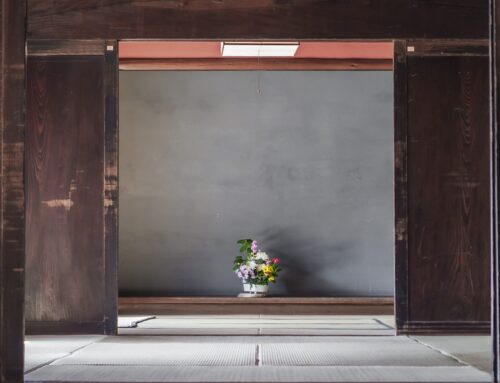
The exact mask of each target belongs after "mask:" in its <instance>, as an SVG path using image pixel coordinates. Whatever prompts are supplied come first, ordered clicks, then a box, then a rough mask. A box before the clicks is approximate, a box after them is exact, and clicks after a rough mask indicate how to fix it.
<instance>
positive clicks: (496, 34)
mask: <svg viewBox="0 0 500 383" xmlns="http://www.w3.org/2000/svg"><path fill="white" fill-rule="evenodd" d="M499 23H500V0H491V1H490V26H491V29H490V44H491V49H490V52H491V55H490V93H491V98H490V100H491V111H490V116H491V124H490V125H491V157H490V158H491V223H492V228H491V298H492V299H491V306H492V307H491V334H492V338H493V381H494V382H499V381H500V369H499V360H498V357H499V351H500V339H499V334H500V332H499V330H500V317H499V314H500V286H499V275H500V268H499V243H498V240H499V238H500V235H499V225H498V224H499V220H500V212H499V210H498V193H499V190H500V184H499V178H498V176H499V174H498V168H499V165H500V162H499V161H500V157H499V155H498V151H499V146H500V142H499V136H498V130H499V122H500V114H499V113H500V112H499V111H500V108H499V105H498V100H499V85H500V82H499V74H500V61H499V57H498V54H499V53H500V52H499V46H498V42H499V41H500V30H499Z"/></svg>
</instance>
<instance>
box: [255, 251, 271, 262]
mask: <svg viewBox="0 0 500 383" xmlns="http://www.w3.org/2000/svg"><path fill="white" fill-rule="evenodd" d="M255 258H256V259H261V260H263V261H267V260H269V256H268V255H267V254H266V253H264V252H263V251H257V254H255Z"/></svg>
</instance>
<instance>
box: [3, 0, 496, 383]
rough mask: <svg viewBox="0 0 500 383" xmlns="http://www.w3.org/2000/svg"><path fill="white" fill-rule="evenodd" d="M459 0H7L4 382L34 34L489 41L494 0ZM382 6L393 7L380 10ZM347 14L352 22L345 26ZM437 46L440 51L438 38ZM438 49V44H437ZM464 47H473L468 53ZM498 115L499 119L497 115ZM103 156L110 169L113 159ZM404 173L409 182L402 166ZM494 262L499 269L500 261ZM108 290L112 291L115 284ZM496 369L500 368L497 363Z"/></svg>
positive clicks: (15, 339)
mask: <svg viewBox="0 0 500 383" xmlns="http://www.w3.org/2000/svg"><path fill="white" fill-rule="evenodd" d="M457 2H458V3H459V5H460V6H457V4H443V3H442V2H439V1H432V0H431V1H429V2H426V3H425V4H419V3H418V2H415V1H413V0H380V1H379V2H366V1H363V0H354V1H352V2H349V5H348V6H347V5H346V4H345V3H344V2H336V1H318V2H314V3H311V2H309V1H307V0H297V1H293V2H268V1H252V2H251V3H252V4H251V5H250V4H247V6H246V7H240V6H238V7H234V5H233V6H231V4H229V2H227V3H226V2H224V1H222V2H219V3H217V4H214V3H213V2H209V1H207V2H204V1H194V2H192V3H188V4H184V3H183V2H180V1H179V2H178V3H179V4H174V3H175V2H171V1H163V2H159V3H158V2H157V1H153V2H152V1H148V0H143V1H141V2H135V3H130V2H128V1H125V0H124V1H121V2H116V1H111V0H106V1H101V2H99V4H98V5H96V6H88V4H84V2H78V3H75V2H73V1H71V0H61V1H59V2H58V3H57V4H54V3H53V2H46V1H43V0H30V1H26V0H2V13H1V23H2V28H1V30H2V40H1V41H2V43H1V44H2V61H1V68H0V69H1V87H2V88H1V89H2V92H1V108H0V111H1V128H2V131H1V137H2V142H1V146H2V159H1V169H2V171H1V198H0V212H1V218H2V219H1V228H0V229H1V238H2V242H1V248H0V262H1V267H0V274H1V275H0V281H1V282H0V283H1V284H0V379H1V380H2V381H5V382H19V381H22V374H23V373H22V371H23V369H22V365H23V344H22V339H23V304H22V302H23V296H24V243H25V239H24V214H25V211H24V182H23V178H24V172H23V167H24V161H23V158H24V126H25V102H24V100H25V95H24V84H25V69H24V68H25V64H24V63H25V60H26V57H25V47H26V39H27V38H28V39H34V40H45V39H65V40H74V39H111V40H112V43H115V42H116V40H117V39H121V38H170V39H207V38H208V39H220V38H225V39H349V38H355V39H375V40H376V39H403V40H411V39H419V38H425V39H429V38H435V39H479V40H481V39H482V40H483V41H484V39H485V38H487V37H488V28H487V24H488V3H487V2H486V1H484V0H482V1H473V0H457ZM148 3H150V4H148ZM181 3H182V4H181ZM155 4H156V5H155ZM158 4H159V5H158ZM148 7H149V8H148ZM381 8H382V9H385V10H386V11H385V12H380V9H381ZM496 12H497V8H495V7H492V9H491V17H492V20H495V15H496ZM345 20H352V22H350V23H348V24H346V23H345ZM103 41H104V40H103ZM476 41H477V40H476ZM480 45H484V44H480ZM434 46H437V47H440V46H441V48H442V44H441V45H440V43H436V44H435V45H434ZM433 49H434V48H433ZM437 49H438V51H439V49H440V48H437ZM431 51H432V49H431ZM461 53H462V54H467V52H464V51H463V50H462V51H461ZM110 60H113V59H110ZM494 60H495V57H494ZM495 63H496V61H493V68H495ZM400 64H401V65H402V64H403V63H402V62H401V63H400ZM494 73H495V72H494ZM108 86H109V89H111V87H112V84H108V85H107V86H106V88H108ZM494 89H496V87H495V88H494ZM494 95H496V93H494ZM106 100H107V102H111V103H113V102H116V100H114V101H113V99H112V98H109V99H108V98H107V99H106ZM495 100H496V99H495V98H494V104H493V105H494V106H496V104H495V102H496V101H495ZM495 110H496V109H495ZM402 111H404V106H403V109H399V113H400V114H401V116H399V118H403V117H402V116H403V114H402ZM493 116H494V117H495V120H496V117H497V116H496V114H495V113H494V114H493ZM493 126H494V130H493V133H494V134H493V144H494V145H496V143H497V141H496V140H497V136H496V130H495V129H496V125H495V124H494V125H493ZM113 135H114V133H113V132H112V131H111V132H110V133H109V135H108V134H106V142H107V143H108V145H109V146H112V145H113V144H112V142H113ZM400 139H404V138H400ZM108 141H109V142H108ZM494 148H496V146H494ZM494 153H495V152H494ZM108 158H109V157H108ZM494 159H496V157H494ZM106 163H107V164H109V166H110V169H111V170H112V164H111V163H108V162H106ZM401 169H404V168H401ZM495 169H496V167H495V168H494V170H495ZM111 170H110V171H109V172H108V176H109V178H108V181H107V185H112V183H113V181H112V178H113V174H112V171H111ZM495 174H496V172H495V171H494V172H493V181H494V186H496V182H498V179H497V178H496V177H495ZM400 176H401V177H403V178H401V179H402V180H403V179H404V176H405V172H404V170H403V172H402V174H400ZM112 188H113V186H111V190H110V192H109V193H108V195H107V198H111V200H112V198H113V197H112ZM496 190H497V189H495V191H496ZM404 206H405V205H404V201H401V204H400V208H401V211H404ZM492 208H493V211H494V212H495V213H497V207H496V204H493V206H492ZM400 218H401V217H400ZM497 218H498V217H497V216H496V215H494V223H495V224H494V225H493V228H494V230H493V232H494V234H495V235H494V236H493V242H492V243H493V244H496V240H497V238H498V237H497V236H496V230H497V225H496V222H497V220H496V219H497ZM115 219H116V218H115ZM105 222H106V224H105V226H106V227H107V228H106V229H105V230H107V232H108V233H110V232H111V231H112V230H113V227H112V226H113V217H112V216H108V219H106V218H105ZM108 224H109V225H108ZM407 224H408V222H407V221H406V225H407ZM401 225H402V226H400V227H397V228H396V233H397V235H399V237H398V238H399V241H400V246H401V247H403V248H404V246H405V235H404V234H405V233H407V230H406V231H405V229H404V225H405V223H404V222H402V223H401ZM103 235H104V233H103ZM108 246H109V247H108ZM108 246H105V247H106V249H107V251H112V249H111V247H112V246H113V244H112V243H110V244H108ZM497 257H498V254H497V248H496V247H494V252H493V257H492V258H493V260H496V259H497ZM494 265H495V268H494V270H496V266H497V265H498V264H497V263H495V264H494ZM493 275H494V278H493V286H494V292H496V293H498V284H497V283H496V282H497V276H498V273H496V272H495V273H494V274H493ZM105 294H106V296H108V294H111V291H107V292H105ZM497 296H498V295H494V297H497ZM402 299H403V300H404V299H405V298H404V297H403V298H402ZM495 302H496V303H495V304H494V305H493V308H494V316H493V323H494V325H495V326H494V329H496V328H497V324H498V315H497V313H498V304H497V301H495ZM399 303H400V302H399V301H398V304H399ZM497 334H498V332H497V331H494V335H495V339H497V338H498V337H497ZM495 344H498V343H497V342H495ZM497 350H498V348H495V360H497V358H498V352H497ZM495 371H496V373H498V369H496V370H495ZM496 376H497V375H496Z"/></svg>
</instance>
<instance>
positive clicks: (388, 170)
mask: <svg viewBox="0 0 500 383" xmlns="http://www.w3.org/2000/svg"><path fill="white" fill-rule="evenodd" d="M392 89H393V85H392V73H391V72H359V71H357V72H355V71H345V72H344V71H332V72H321V71H318V72H286V71H279V72H251V71H248V72H247V71H236V72H204V71H200V72H190V71H186V72H181V71H170V72H168V71H157V72H152V71H148V72H121V73H120V170H119V172H120V173H119V174H120V183H119V185H120V195H119V206H120V210H119V227H120V231H119V238H120V240H119V287H120V292H121V294H122V295H177V296H184V295H192V296H211V295H235V294H237V293H238V292H240V291H241V283H240V282H239V280H238V279H237V278H236V276H235V275H234V274H233V272H232V270H231V266H232V260H233V258H234V256H235V255H236V254H237V253H238V246H237V245H236V241H237V240H238V239H240V238H247V237H250V238H255V239H257V240H258V241H259V244H260V245H261V247H263V248H264V250H266V251H267V252H268V253H269V254H270V255H272V256H276V257H279V258H280V259H281V260H282V266H283V269H284V271H283V273H282V275H281V276H280V278H279V279H278V282H277V283H276V284H275V285H272V286H271V293H273V294H278V295H287V296H390V295H393V289H394V234H393V231H394V202H393V201H394V191H393V184H394V181H393V178H394V177H393V105H392V98H393V90H392Z"/></svg>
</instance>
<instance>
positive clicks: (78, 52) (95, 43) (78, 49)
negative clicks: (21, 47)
mask: <svg viewBox="0 0 500 383" xmlns="http://www.w3.org/2000/svg"><path fill="white" fill-rule="evenodd" d="M27 50H28V55H29V56H31V57H33V56H68V55H71V56H89V55H90V56H92V55H94V56H102V53H103V52H104V41H103V40H32V41H28V43H27Z"/></svg>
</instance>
